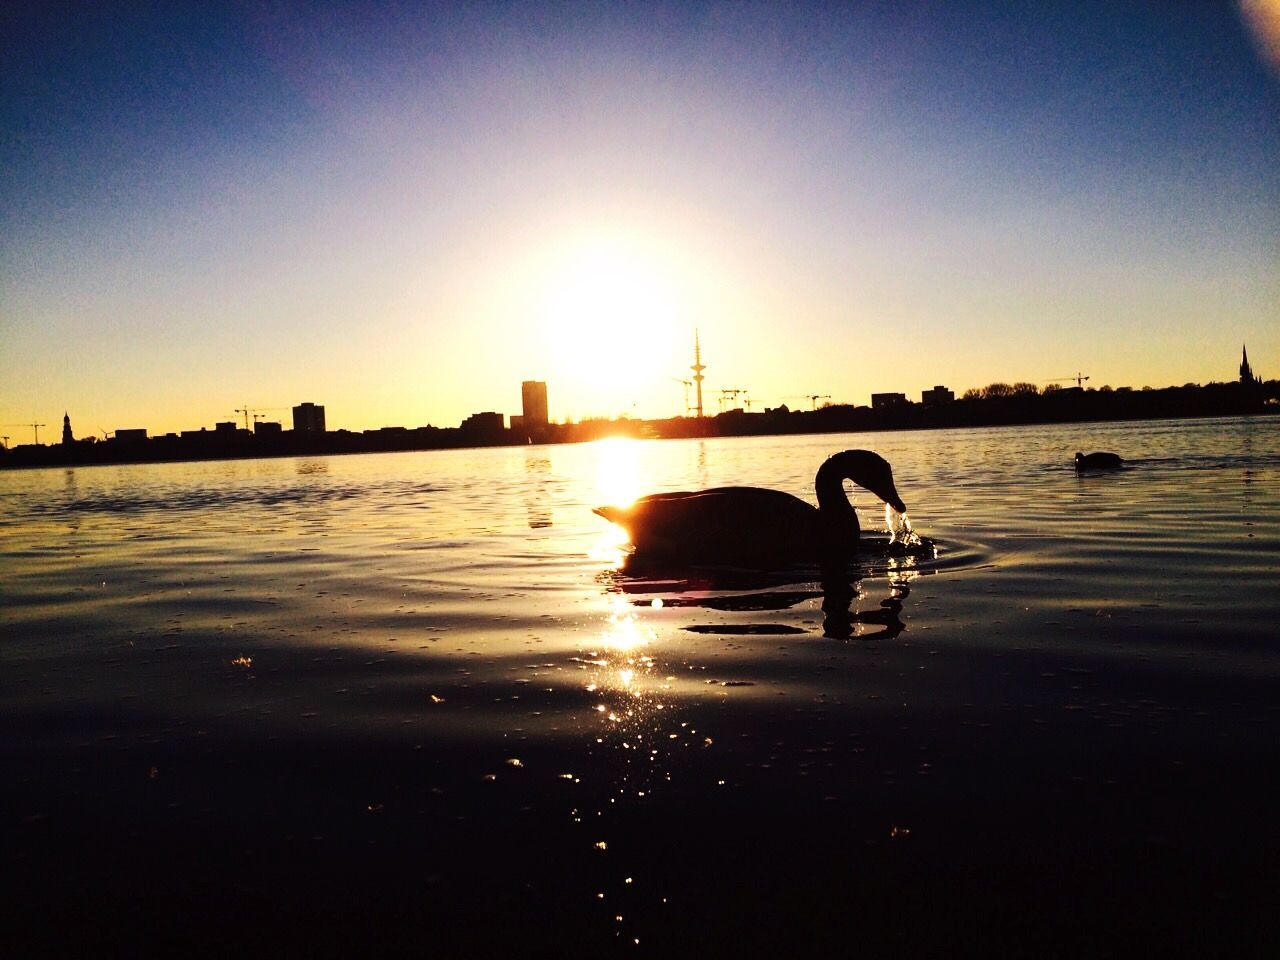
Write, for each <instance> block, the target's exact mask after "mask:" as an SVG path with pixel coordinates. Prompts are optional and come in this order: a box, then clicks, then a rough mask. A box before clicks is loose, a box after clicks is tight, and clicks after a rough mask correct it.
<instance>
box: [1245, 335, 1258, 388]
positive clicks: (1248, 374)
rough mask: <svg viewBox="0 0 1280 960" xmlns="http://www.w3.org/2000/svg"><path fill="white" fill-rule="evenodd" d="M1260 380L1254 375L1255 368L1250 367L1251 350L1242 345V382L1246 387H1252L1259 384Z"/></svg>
mask: <svg viewBox="0 0 1280 960" xmlns="http://www.w3.org/2000/svg"><path fill="white" fill-rule="evenodd" d="M1259 379H1260V378H1258V377H1255V376H1254V375H1253V368H1252V367H1250V366H1249V348H1248V347H1247V346H1244V345H1243V344H1242V345H1241V347H1240V382H1241V383H1243V384H1244V385H1245V386H1250V385H1252V384H1255V383H1257V382H1258V381H1259Z"/></svg>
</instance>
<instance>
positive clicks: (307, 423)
mask: <svg viewBox="0 0 1280 960" xmlns="http://www.w3.org/2000/svg"><path fill="white" fill-rule="evenodd" d="M293 430H294V432H295V433H324V407H323V406H320V405H319V404H315V403H300V404H298V405H297V406H296V407H294V408H293Z"/></svg>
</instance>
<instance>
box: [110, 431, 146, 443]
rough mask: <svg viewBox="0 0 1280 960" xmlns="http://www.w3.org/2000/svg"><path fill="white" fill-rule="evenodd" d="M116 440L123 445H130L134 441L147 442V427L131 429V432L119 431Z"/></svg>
mask: <svg viewBox="0 0 1280 960" xmlns="http://www.w3.org/2000/svg"><path fill="white" fill-rule="evenodd" d="M116 439H117V440H119V441H121V442H123V443H130V442H132V441H134V440H145V439H147V430H146V427H140V428H138V429H129V430H117V431H116Z"/></svg>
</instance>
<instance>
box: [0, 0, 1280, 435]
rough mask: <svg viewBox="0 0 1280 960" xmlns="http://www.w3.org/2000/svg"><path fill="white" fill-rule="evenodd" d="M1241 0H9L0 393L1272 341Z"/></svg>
mask: <svg viewBox="0 0 1280 960" xmlns="http://www.w3.org/2000/svg"><path fill="white" fill-rule="evenodd" d="M1258 9H1262V7H1260V6H1259V5H1258V4H1256V3H1247V4H1245V5H1244V6H1243V7H1240V6H1238V5H1237V4H1234V3H1229V2H1223V3H1205V4H1194V5H1175V6H1173V7H1169V8H1165V7H1163V6H1160V5H1149V4H1139V3H1109V4H1103V3H1084V4H1079V3H1077V4H1062V5H1033V7H1028V8H1026V9H1017V10H1009V9H1003V8H999V7H995V6H993V5H991V4H982V3H976V2H972V3H968V2H966V3H958V4H946V5H942V4H938V5H930V4H924V5H921V6H920V7H918V8H912V9H911V10H898V9H895V8H884V9H871V8H866V9H862V8H860V9H843V8H840V9H832V8H829V7H827V6H824V5H803V4H802V5H796V6H793V7H789V8H786V9H774V8H769V7H745V6H721V5H708V6H706V7H702V8H689V7H688V6H686V5H669V6H666V5H660V4H655V5H645V6H644V7H643V8H638V7H635V8H632V7H621V6H612V5H591V6H587V5H583V6H575V5H569V6H566V7H565V8H562V9H558V10H557V12H554V13H545V12H543V13H538V12H535V11H532V10H520V9H514V10H513V9H506V8H498V7H493V6H488V5H484V4H480V5H474V6H471V7H468V8H467V9H465V10H462V9H453V8H447V7H441V8H437V7H430V8H427V7H424V8H423V9H422V11H421V12H413V11H410V10H407V9H405V8H393V7H388V6H382V5H377V4H357V5H353V6H352V7H350V8H344V9H342V10H330V9H327V8H326V9H323V10H322V9H321V8H318V7H314V6H312V5H307V4H300V5H297V6H296V7H292V8H287V9H281V10H279V11H277V13H276V14H274V15H273V16H271V17H267V16H260V15H255V14H254V13H253V12H252V11H246V10H243V9H235V10H221V9H219V10H210V9H206V8H204V7H200V6H195V5H191V6H187V5H182V4H175V5H171V6H167V7H165V8H163V9H153V10H150V11H147V12H138V11H137V10H131V9H129V8H128V7H127V6H123V5H112V4H109V3H108V4H104V5H101V6H100V7H95V8H94V9H93V10H92V11H88V12H86V13H85V15H84V16H83V17H77V18H65V17H60V16H58V15H57V14H56V12H50V11H42V10H39V9H33V10H32V11H30V12H19V13H16V14H14V16H13V18H12V21H11V27H12V29H11V30H10V31H9V39H7V40H6V41H5V42H6V52H7V53H8V54H9V55H8V56H6V57H5V58H3V59H4V62H3V66H0V71H3V73H2V74H0V90H2V91H3V93H0V122H2V123H3V129H4V131H5V133H6V137H5V138H3V143H2V144H0V229H2V230H3V233H4V236H5V238H6V239H5V243H4V244H3V246H0V353H2V354H3V360H4V366H5V376H4V377H3V378H0V422H5V423H21V422H22V421H26V420H30V421H31V422H44V423H56V422H57V421H56V420H55V419H53V418H54V417H55V416H60V415H61V413H62V411H63V409H64V408H67V409H73V410H76V411H79V413H78V414H77V419H78V421H79V422H83V423H84V424H86V427H88V428H90V429H92V428H94V427H98V426H100V427H102V428H105V429H108V430H110V429H114V427H113V426H112V423H113V422H114V423H115V424H116V425H117V426H125V425H128V424H131V423H132V424H137V423H141V422H148V421H149V422H152V423H154V429H155V430H156V431H160V432H168V431H178V430H183V429H189V428H190V427H191V426H192V425H194V424H199V423H208V422H211V421H213V420H217V419H227V418H232V410H233V409H236V408H243V407H245V406H246V405H247V404H250V403H252V404H260V405H263V406H266V405H278V404H281V403H285V402H292V401H290V400H289V398H295V397H303V396H309V395H311V396H316V397H323V399H324V401H325V403H326V404H327V405H328V406H329V408H330V410H331V418H332V419H331V422H330V424H329V426H330V427H331V428H346V429H352V430H360V429H366V428H375V427H378V426H382V425H385V424H388V423H458V422H460V421H461V420H462V419H464V418H465V417H466V416H468V415H470V414H471V413H474V412H476V411H483V410H493V409H495V407H496V408H499V409H503V410H506V411H515V410H517V409H519V399H520V398H519V395H518V394H515V393H514V392H513V390H512V385H513V384H517V383H520V382H521V381H522V380H524V379H526V378H528V377H529V376H531V375H532V376H537V377H538V378H540V379H542V380H545V381H546V382H548V383H551V384H552V385H553V389H554V391H555V397H556V402H555V408H556V412H557V415H556V418H557V419H563V418H564V417H569V418H572V419H582V418H584V417H587V416H592V415H598V416H608V417H612V416H617V415H619V414H626V415H630V416H634V417H640V418H655V417H662V416H670V415H672V414H673V413H676V412H679V411H680V410H681V409H682V403H683V396H682V387H681V385H680V383H678V382H675V381H677V380H681V379H688V377H689V364H690V354H691V346H690V344H691V340H692V332H693V330H694V328H695V327H696V328H697V329H698V330H699V331H700V334H701V341H702V347H703V351H704V357H705V361H706V363H707V380H706V384H705V388H706V396H705V400H704V402H705V406H706V409H707V412H709V413H714V412H715V411H716V410H717V404H716V398H717V396H718V391H719V390H721V389H745V390H747V391H748V392H749V393H750V395H751V397H752V399H753V401H754V402H755V403H756V404H762V405H763V404H766V403H767V404H769V405H774V404H776V403H779V402H788V403H789V404H792V405H794V404H796V403H801V402H803V401H797V400H787V399H786V398H788V397H798V396H805V395H819V396H821V395H830V396H832V398H833V400H837V401H838V400H844V401H847V402H854V403H859V404H866V403H869V402H870V397H871V395H872V394H873V393H888V392H903V393H906V394H907V395H908V396H912V397H914V396H917V395H919V393H920V392H921V391H923V390H927V389H929V388H931V387H933V386H934V385H936V384H938V383H944V384H946V385H947V386H949V387H951V388H952V389H954V390H956V391H957V392H961V391H963V390H964V389H965V388H966V387H967V386H981V385H984V384H987V383H991V382H994V381H1009V382H1012V381H1016V380H1031V381H1034V382H1037V383H1044V382H1046V381H1049V380H1052V379H1057V378H1063V377H1065V376H1066V375H1068V374H1074V373H1075V372H1076V371H1083V372H1084V373H1086V374H1088V375H1089V376H1090V377H1091V378H1092V379H1091V383H1092V384H1097V385H1100V384H1105V383H1110V384H1112V385H1115V386H1119V385H1131V386H1134V387H1141V386H1144V385H1151V386H1156V387H1159V386H1165V385H1169V384H1178V383H1183V382H1196V383H1204V382H1209V381H1212V380H1222V379H1229V371H1230V368H1226V369H1224V367H1223V361H1222V358H1223V356H1224V355H1225V353H1226V344H1233V345H1236V344H1239V343H1240V342H1242V341H1243V342H1248V343H1249V344H1250V346H1251V347H1252V348H1253V350H1252V353H1253V356H1254V358H1255V363H1256V365H1257V366H1258V367H1259V368H1260V369H1261V370H1262V371H1263V372H1264V375H1265V374H1266V373H1267V372H1274V371H1275V370H1276V369H1277V368H1280V324H1277V323H1276V320H1277V319H1280V317H1278V316H1277V310H1278V308H1277V306H1276V305H1277V304H1278V303H1280V258H1277V257H1276V255H1275V254H1276V250H1277V249H1280V164H1276V163H1275V158H1276V156H1277V155H1280V110H1278V109H1277V107H1278V106H1280V94H1278V86H1277V74H1276V72H1275V69H1274V65H1273V66H1272V67H1270V68H1269V67H1268V62H1267V59H1266V56H1267V55H1266V53H1265V51H1272V52H1274V50H1275V46H1274V38H1273V40H1272V44H1271V45H1268V42H1267V41H1266V39H1265V38H1261V39H1260V38H1257V37H1255V36H1254V35H1253V34H1251V33H1250V27H1249V24H1250V23H1265V22H1268V21H1267V20H1266V17H1265V15H1257V16H1256V19H1255V20H1250V19H1249V16H1247V14H1254V15H1256V14H1257V10H1258ZM265 384H270V385H271V386H270V389H269V390H266V391H264V390H263V389H262V387H263V385H265ZM499 385H501V386H499ZM220 398H226V402H225V406H226V409H221V407H222V405H223V400H222V399H220ZM18 429H20V428H18ZM5 432H7V433H10V434H13V433H14V432H15V428H6V430H5Z"/></svg>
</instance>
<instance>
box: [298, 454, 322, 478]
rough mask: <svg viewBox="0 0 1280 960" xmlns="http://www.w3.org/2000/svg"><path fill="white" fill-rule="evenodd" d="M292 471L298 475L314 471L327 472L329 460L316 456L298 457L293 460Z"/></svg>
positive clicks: (305, 474) (306, 474)
mask: <svg viewBox="0 0 1280 960" xmlns="http://www.w3.org/2000/svg"><path fill="white" fill-rule="evenodd" d="M293 472H294V473H296V474H297V475H298V476H300V477H305V476H308V475H310V474H314V473H328V472H329V461H328V460H321V459H316V458H310V457H308V458H299V459H297V460H295V461H294V462H293Z"/></svg>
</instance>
